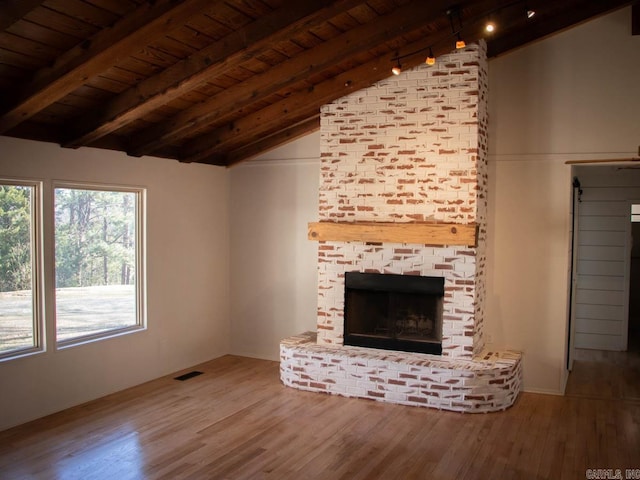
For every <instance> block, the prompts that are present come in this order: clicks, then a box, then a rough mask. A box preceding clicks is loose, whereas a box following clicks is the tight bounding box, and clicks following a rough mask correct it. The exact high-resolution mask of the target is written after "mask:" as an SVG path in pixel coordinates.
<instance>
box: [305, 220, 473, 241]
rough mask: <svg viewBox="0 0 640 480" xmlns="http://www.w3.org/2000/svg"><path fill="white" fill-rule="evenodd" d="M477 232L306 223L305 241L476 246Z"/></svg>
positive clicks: (469, 227)
mask: <svg viewBox="0 0 640 480" xmlns="http://www.w3.org/2000/svg"><path fill="white" fill-rule="evenodd" d="M477 231H478V228H477V225H476V224H475V223H470V224H453V223H388V222H310V223H309V240H317V241H322V242H325V241H326V242H332V241H333V242H379V243H417V244H424V245H438V246H442V245H464V246H476V245H477V238H478V235H477Z"/></svg>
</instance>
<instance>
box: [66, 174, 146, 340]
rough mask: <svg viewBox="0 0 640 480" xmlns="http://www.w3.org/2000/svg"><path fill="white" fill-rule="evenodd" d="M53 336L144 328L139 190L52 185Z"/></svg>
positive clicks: (98, 334)
mask: <svg viewBox="0 0 640 480" xmlns="http://www.w3.org/2000/svg"><path fill="white" fill-rule="evenodd" d="M54 193H55V197H54V205H55V206H54V209H55V282H56V285H55V287H56V291H55V293H56V295H55V297H56V302H55V303H56V340H57V342H58V344H61V345H66V344H68V343H76V342H77V341H85V340H91V339H93V338H96V337H102V336H104V335H113V334H114V333H120V332H124V331H129V330H131V329H137V328H141V327H143V324H144V322H143V312H142V302H141V301H140V299H141V291H142V282H141V278H139V277H140V276H139V272H140V271H141V268H140V267H141V260H142V251H141V250H142V245H141V241H140V238H141V233H142V232H141V227H140V225H141V221H140V204H141V198H142V192H141V191H140V190H115V189H98V188H85V187H82V188H79V187H75V186H67V185H64V186H62V185H61V186H57V187H56V188H55V190H54Z"/></svg>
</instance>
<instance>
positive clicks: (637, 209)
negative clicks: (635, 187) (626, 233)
mask: <svg viewBox="0 0 640 480" xmlns="http://www.w3.org/2000/svg"><path fill="white" fill-rule="evenodd" d="M631 221H632V222H640V204H637V203H636V204H632V205H631Z"/></svg>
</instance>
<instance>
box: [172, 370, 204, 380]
mask: <svg viewBox="0 0 640 480" xmlns="http://www.w3.org/2000/svg"><path fill="white" fill-rule="evenodd" d="M202 373H203V372H197V371H195V370H194V371H193V372H189V373H184V374H182V375H180V376H178V377H175V378H174V380H180V381H181V382H184V381H185V380H189V379H190V378H193V377H197V376H198V375H202Z"/></svg>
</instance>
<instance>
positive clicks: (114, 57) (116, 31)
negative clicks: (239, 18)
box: [0, 0, 222, 133]
mask: <svg viewBox="0 0 640 480" xmlns="http://www.w3.org/2000/svg"><path fill="white" fill-rule="evenodd" d="M218 2H220V3H221V2H222V0H216V1H214V0H185V1H182V2H179V3H176V1H175V0H157V1H156V2H145V3H143V4H142V5H141V6H140V7H138V8H137V9H136V10H135V11H134V12H132V13H130V14H128V15H126V16H124V17H123V18H122V19H121V20H119V21H118V22H116V23H115V24H114V25H113V26H112V27H110V28H105V29H103V30H101V31H100V32H98V33H97V34H96V35H95V36H94V37H93V38H91V39H90V40H89V41H86V42H83V43H81V44H80V45H77V46H76V47H74V48H72V49H71V50H69V51H67V52H66V53H65V54H63V55H61V56H60V57H59V58H58V59H57V60H56V62H55V63H54V65H53V66H51V67H47V68H43V69H42V70H40V71H38V72H37V73H36V74H35V75H34V77H33V79H32V81H31V82H30V83H29V84H27V85H26V87H24V88H22V89H19V90H18V91H16V92H11V93H9V94H8V95H7V98H9V99H11V100H13V102H14V103H13V104H11V105H10V106H8V107H7V106H6V105H5V108H4V109H3V111H2V115H1V116H0V133H4V132H6V131H8V130H9V129H11V128H13V127H14V126H16V125H18V124H19V123H20V122H23V121H24V120H27V119H28V118H30V117H32V116H33V115H35V114H36V113H37V112H39V111H40V110H43V109H44V108H46V107H47V106H49V105H51V104H52V103H54V102H56V101H58V100H59V99H61V98H63V97H64V96H66V95H67V94H69V93H71V92H73V91H74V90H75V89H76V88H78V87H80V86H81V85H83V84H84V83H85V82H86V81H87V79H89V78H93V77H95V76H96V75H98V74H100V73H101V72H103V71H105V70H107V69H108V68H109V67H111V66H112V65H113V64H115V63H117V61H118V60H119V59H121V58H126V57H127V56H129V55H130V54H131V51H136V50H137V49H139V48H140V47H141V46H142V45H145V44H147V43H148V42H149V39H151V38H155V37H157V36H159V35H163V34H166V33H167V31H168V30H170V29H172V28H178V27H180V26H181V25H182V24H184V23H185V22H186V21H187V20H188V19H189V18H191V17H192V16H193V15H196V14H197V13H201V12H202V11H204V10H207V9H210V8H211V7H212V6H213V5H215V3H218Z"/></svg>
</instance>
